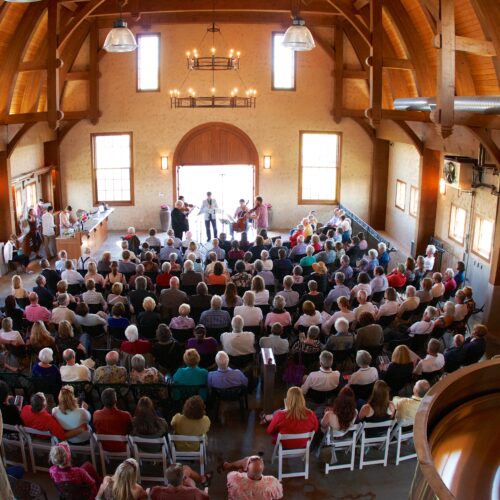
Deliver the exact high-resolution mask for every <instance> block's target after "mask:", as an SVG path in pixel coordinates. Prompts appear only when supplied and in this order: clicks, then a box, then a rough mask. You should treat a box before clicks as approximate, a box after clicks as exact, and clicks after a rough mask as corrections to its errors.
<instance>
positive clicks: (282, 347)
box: [259, 299, 290, 356]
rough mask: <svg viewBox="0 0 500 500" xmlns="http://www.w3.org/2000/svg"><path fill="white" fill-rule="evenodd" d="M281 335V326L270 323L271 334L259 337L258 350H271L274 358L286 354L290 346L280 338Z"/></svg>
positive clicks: (285, 340)
mask: <svg viewBox="0 0 500 500" xmlns="http://www.w3.org/2000/svg"><path fill="white" fill-rule="evenodd" d="M282 300H283V299H282ZM269 314H271V313H269ZM269 314H268V316H269ZM282 335H283V326H282V325H281V323H277V322H276V323H272V325H271V333H270V334H269V336H267V337H261V338H260V339H259V346H260V348H261V349H265V348H268V349H272V351H273V354H274V356H283V355H285V354H287V353H288V351H289V349H290V344H289V343H288V340H287V339H284V338H281V336H282Z"/></svg>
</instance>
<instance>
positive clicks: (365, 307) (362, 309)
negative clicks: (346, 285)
mask: <svg viewBox="0 0 500 500" xmlns="http://www.w3.org/2000/svg"><path fill="white" fill-rule="evenodd" d="M353 290H354V288H353ZM356 298H357V299H358V307H356V308H355V309H354V310H353V313H354V316H355V318H356V320H357V321H359V319H360V318H361V315H362V314H363V313H370V314H371V315H372V316H373V317H374V318H375V317H376V315H377V307H376V306H375V305H374V304H373V303H372V302H368V295H367V292H366V290H359V292H357V294H356Z"/></svg>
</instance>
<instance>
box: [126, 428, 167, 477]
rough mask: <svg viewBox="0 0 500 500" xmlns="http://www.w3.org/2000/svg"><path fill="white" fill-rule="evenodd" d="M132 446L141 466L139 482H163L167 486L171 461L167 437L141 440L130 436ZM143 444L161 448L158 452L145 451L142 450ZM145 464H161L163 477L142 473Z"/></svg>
mask: <svg viewBox="0 0 500 500" xmlns="http://www.w3.org/2000/svg"><path fill="white" fill-rule="evenodd" d="M129 440H130V446H131V448H132V452H133V454H134V457H135V459H136V460H137V462H138V464H139V482H140V481H141V480H144V481H163V483H164V484H167V477H166V472H167V467H168V463H169V461H172V460H170V451H169V449H168V445H167V440H166V439H165V437H164V436H163V437H160V438H141V437H137V436H129ZM141 444H144V445H147V446H155V447H156V448H158V447H160V449H159V450H158V451H144V450H142V449H141ZM143 462H161V463H162V475H161V476H145V475H143V474H142V473H141V465H142V464H143Z"/></svg>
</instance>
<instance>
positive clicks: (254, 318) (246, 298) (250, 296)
mask: <svg viewBox="0 0 500 500" xmlns="http://www.w3.org/2000/svg"><path fill="white" fill-rule="evenodd" d="M234 315H235V316H241V317H242V318H243V322H244V324H245V326H259V325H260V324H261V323H262V320H263V315H262V309H261V308H260V307H255V293H254V292H252V291H251V290H247V291H246V292H245V293H244V294H243V305H242V306H236V307H235V308H234Z"/></svg>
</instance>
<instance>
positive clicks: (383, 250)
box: [377, 241, 391, 271]
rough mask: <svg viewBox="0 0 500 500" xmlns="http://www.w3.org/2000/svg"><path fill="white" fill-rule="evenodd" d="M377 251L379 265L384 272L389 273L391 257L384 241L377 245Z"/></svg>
mask: <svg viewBox="0 0 500 500" xmlns="http://www.w3.org/2000/svg"><path fill="white" fill-rule="evenodd" d="M377 251H378V263H379V265H381V266H382V267H383V268H384V271H387V266H388V265H389V261H390V260H391V256H390V255H389V252H388V251H387V245H386V244H385V243H384V242H383V241H381V242H380V243H379V244H378V245H377Z"/></svg>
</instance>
